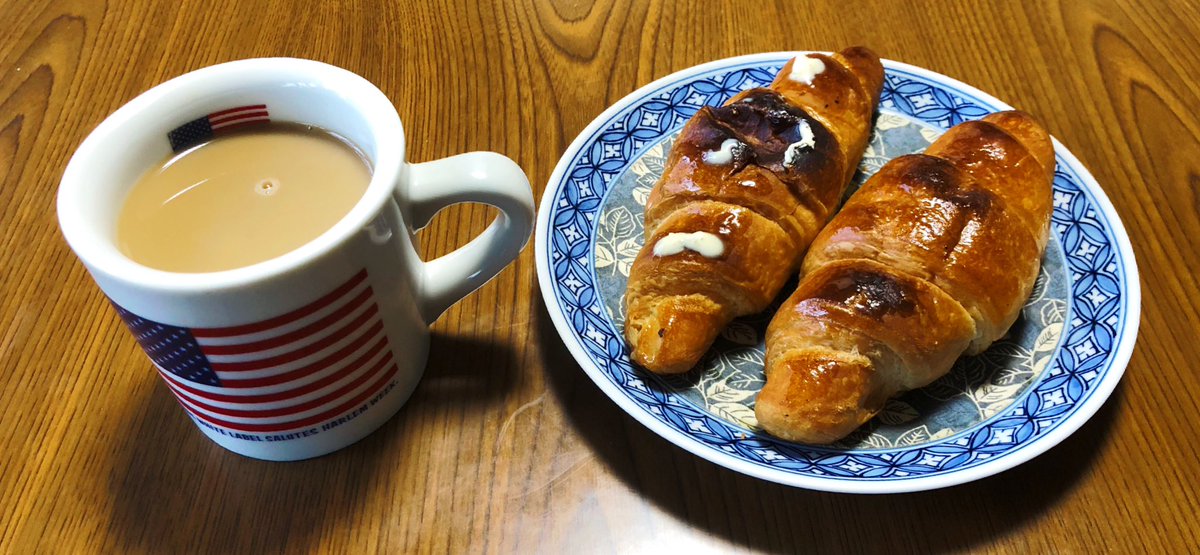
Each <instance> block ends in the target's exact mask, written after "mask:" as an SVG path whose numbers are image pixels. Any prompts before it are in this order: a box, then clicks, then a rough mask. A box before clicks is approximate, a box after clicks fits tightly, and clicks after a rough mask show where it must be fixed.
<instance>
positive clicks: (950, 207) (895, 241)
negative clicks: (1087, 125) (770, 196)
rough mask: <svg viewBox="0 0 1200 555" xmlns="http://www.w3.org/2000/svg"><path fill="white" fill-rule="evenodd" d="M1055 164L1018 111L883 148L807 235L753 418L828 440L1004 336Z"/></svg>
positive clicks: (1038, 244)
mask: <svg viewBox="0 0 1200 555" xmlns="http://www.w3.org/2000/svg"><path fill="white" fill-rule="evenodd" d="M1053 174H1054V150H1053V146H1052V143H1051V141H1050V137H1049V135H1048V134H1047V133H1046V132H1045V130H1043V129H1042V128H1041V126H1040V125H1038V124H1037V122H1036V121H1034V120H1033V118H1032V117H1030V116H1029V115H1028V114H1025V113H1023V112H1015V111H1014V112H1001V113H998V114H992V115H989V116H987V117H985V118H983V120H981V121H974V122H968V123H963V124H961V125H958V126H955V127H954V128H953V129H951V130H950V131H948V132H947V133H946V134H945V135H943V136H942V137H940V138H939V139H938V140H937V141H936V142H934V144H932V145H930V147H929V148H928V149H927V150H926V151H925V153H924V154H914V155H909V156H901V157H899V158H896V159H895V160H892V161H891V162H888V164H887V165H885V166H884V167H883V168H882V169H880V171H879V173H877V174H875V175H874V176H872V177H871V179H870V180H869V181H868V182H867V183H866V184H864V185H863V187H862V189H861V190H859V191H858V192H856V193H855V194H854V196H852V197H851V198H850V200H849V201H847V202H846V206H845V207H843V208H842V210H841V212H839V213H838V215H837V216H836V217H834V218H833V220H832V221H830V222H829V225H828V226H826V227H825V228H824V229H823V230H822V231H821V233H820V234H819V235H818V236H817V238H816V239H814V240H813V243H812V246H811V247H810V248H809V251H808V254H807V256H806V257H805V259H804V263H803V267H802V275H803V277H802V279H801V281H800V285H799V287H798V288H797V290H796V292H795V293H794V294H793V295H792V296H791V297H790V298H789V299H788V300H787V301H786V302H785V303H784V305H783V307H782V308H781V309H780V311H779V313H777V314H776V316H775V318H774V319H773V320H772V321H771V325H770V326H769V328H768V330H767V357H766V375H767V376H766V377H767V383H766V386H765V387H764V388H763V390H762V392H761V393H760V394H759V396H758V399H757V401H756V404H755V412H756V414H757V417H758V421H759V424H760V425H762V426H763V428H764V429H766V430H767V431H768V432H770V433H771V434H773V435H775V436H778V437H782V438H784V439H789V440H794V441H804V442H813V443H828V442H831V441H836V440H838V439H840V438H842V437H844V436H845V435H846V434H849V433H850V432H851V431H853V430H854V429H855V428H857V427H858V426H860V425H862V424H863V423H864V422H866V421H867V420H869V419H870V418H871V417H873V416H874V415H875V414H876V413H877V412H878V411H879V409H880V408H882V406H883V403H884V401H886V400H887V399H888V398H889V397H892V396H894V395H896V394H898V393H900V392H903V391H907V390H910V389H914V388H918V387H923V386H925V385H927V384H929V383H930V382H932V381H933V380H935V379H937V378H939V377H941V376H942V375H944V374H945V373H946V372H947V371H949V369H950V367H951V366H952V365H953V364H954V361H955V360H956V359H957V358H958V357H959V356H960V355H961V354H963V353H964V352H966V353H968V354H975V353H979V352H982V351H983V350H984V349H986V348H987V347H988V345H991V343H992V342H993V341H995V340H996V339H999V338H1000V337H1002V336H1003V335H1004V334H1005V333H1006V332H1007V331H1008V328H1009V327H1010V326H1011V325H1012V323H1013V322H1014V321H1015V320H1016V317H1017V315H1018V313H1019V312H1020V309H1021V306H1022V305H1023V304H1024V302H1025V300H1026V299H1027V298H1028V297H1029V293H1030V291H1031V290H1032V288H1033V283H1034V281H1035V280H1036V279H1037V273H1038V268H1039V266H1040V264H1041V255H1042V250H1043V248H1044V247H1045V245H1046V241H1047V237H1048V230H1049V222H1050V210H1051V195H1050V190H1051V183H1052V180H1053Z"/></svg>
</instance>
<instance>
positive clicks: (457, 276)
mask: <svg viewBox="0 0 1200 555" xmlns="http://www.w3.org/2000/svg"><path fill="white" fill-rule="evenodd" d="M407 182H408V192H407V193H408V194H407V195H404V196H406V197H407V198H406V199H405V201H403V202H401V206H402V207H403V206H407V211H406V212H405V219H406V220H407V221H408V222H409V225H410V226H411V227H412V229H413V230H414V231H416V230H419V229H421V228H423V227H425V226H426V225H427V224H428V223H429V221H430V220H431V219H433V216H434V215H435V214H437V213H438V211H440V210H442V209H443V208H446V207H448V206H450V205H452V204H458V203H462V202H479V203H483V204H489V205H492V206H495V207H496V208H498V209H499V210H500V214H498V215H497V216H496V219H494V220H492V224H491V225H490V226H488V228H487V229H485V230H484V231H483V233H480V234H479V235H478V236H477V237H475V238H474V239H472V240H471V242H469V243H467V244H466V245H463V246H462V247H459V248H458V249H456V250H455V251H454V252H451V253H449V254H446V255H443V256H441V257H438V258H436V259H434V260H430V261H427V262H422V263H421V264H420V265H419V266H417V271H416V272H415V273H416V278H417V284H418V292H417V304H418V306H419V308H420V311H421V316H422V317H423V318H424V319H425V323H427V324H432V323H433V322H434V321H435V320H437V319H438V317H439V316H441V315H442V313H443V312H445V311H446V309H448V308H450V305H452V304H454V303H456V302H458V300H459V299H461V298H463V297H465V296H467V294H468V293H470V292H472V291H474V290H476V289H478V288H479V287H480V286H482V285H483V284H484V283H487V281H488V280H490V279H492V278H493V277H495V276H496V274H497V273H499V272H500V270H502V269H504V267H505V266H507V265H508V264H509V263H511V262H512V261H513V260H515V259H516V258H517V255H518V254H520V252H521V249H522V248H523V247H524V246H525V243H526V242H528V241H529V235H530V233H531V232H532V231H533V215H534V213H533V191H532V190H530V188H529V179H528V178H527V177H525V172H523V171H521V168H520V166H518V165H517V164H516V162H513V161H512V160H510V159H509V158H508V157H506V156H503V155H501V154H497V153H495V152H469V153H466V154H459V155H457V156H450V157H448V158H442V159H441V160H434V161H431V162H421V163H418V164H411V165H409V176H408V180H407Z"/></svg>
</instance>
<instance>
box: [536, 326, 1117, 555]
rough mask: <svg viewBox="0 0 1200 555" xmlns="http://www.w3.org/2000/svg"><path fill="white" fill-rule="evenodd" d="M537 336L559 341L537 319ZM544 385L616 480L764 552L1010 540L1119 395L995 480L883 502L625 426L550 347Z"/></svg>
mask: <svg viewBox="0 0 1200 555" xmlns="http://www.w3.org/2000/svg"><path fill="white" fill-rule="evenodd" d="M539 316H540V318H541V319H542V321H541V322H540V325H541V330H540V331H541V336H542V337H546V338H550V339H554V338H557V337H558V334H557V332H556V331H555V330H554V326H553V324H552V323H551V322H550V318H549V316H548V315H547V314H546V313H545V311H544V310H542V311H539ZM542 349H543V355H544V360H545V361H546V367H547V373H548V381H549V385H550V389H551V391H552V393H553V394H554V395H557V396H558V397H559V398H560V401H561V404H562V406H563V407H565V410H566V411H567V418H569V419H570V421H571V425H572V426H573V428H574V429H575V430H577V431H578V433H579V434H580V435H581V436H582V437H583V438H584V439H585V440H586V441H587V443H588V445H589V447H590V448H591V449H592V451H593V452H594V453H595V454H596V456H597V458H598V459H599V460H600V461H602V462H603V464H605V465H606V466H607V467H608V468H609V469H610V470H611V471H612V472H613V474H614V475H616V476H617V477H618V478H619V479H620V480H622V481H623V482H624V483H625V484H626V485H627V486H628V487H630V488H631V489H632V490H634V491H636V492H638V494H639V495H641V496H642V497H643V498H645V499H647V500H648V501H650V502H651V503H653V504H654V505H656V506H658V507H659V508H661V509H662V510H664V511H666V512H668V513H670V514H671V515H673V516H674V517H676V518H678V519H680V520H682V521H684V522H687V523H688V524H690V525H692V526H696V527H698V528H700V529H702V530H705V531H706V532H707V533H708V534H712V535H715V536H720V537H723V538H725V539H727V540H728V541H730V542H733V543H737V544H741V545H744V546H746V547H749V548H753V549H758V550H764V551H774V552H805V553H808V552H814V553H825V552H843V551H853V552H861V553H881V552H892V551H899V552H919V553H926V552H944V551H959V550H963V549H966V548H969V547H971V546H974V545H978V544H984V545H986V544H988V543H991V542H993V541H994V540H995V539H996V538H998V537H1002V536H1004V535H1007V534H1009V533H1013V532H1014V531H1016V530H1019V529H1020V528H1021V526H1022V525H1023V524H1025V523H1026V522H1028V521H1029V520H1030V519H1033V518H1036V517H1037V516H1038V515H1039V514H1041V513H1043V512H1044V511H1046V510H1048V509H1050V508H1051V507H1053V506H1054V505H1055V504H1056V503H1057V502H1058V501H1059V500H1060V499H1061V498H1062V497H1063V496H1064V495H1066V494H1067V493H1068V492H1070V491H1071V490H1072V489H1073V488H1074V487H1075V486H1076V485H1077V484H1078V483H1079V481H1080V479H1081V478H1083V477H1084V476H1085V475H1087V474H1088V472H1089V471H1090V469H1091V467H1092V463H1093V461H1094V460H1095V458H1096V455H1097V453H1099V452H1100V451H1101V450H1102V449H1103V448H1104V445H1105V443H1106V441H1107V439H1108V436H1109V429H1110V428H1111V426H1112V422H1113V419H1114V415H1115V413H1116V410H1117V408H1118V407H1119V406H1120V404H1121V399H1120V398H1121V395H1122V389H1121V387H1120V386H1119V387H1118V388H1117V390H1116V391H1114V392H1113V395H1112V397H1111V398H1110V399H1109V400H1108V401H1107V402H1106V403H1105V404H1104V406H1103V407H1102V408H1101V409H1100V411H1099V412H1098V413H1097V414H1096V415H1095V416H1093V417H1092V419H1091V420H1090V421H1089V422H1087V423H1086V424H1085V425H1084V426H1083V427H1082V428H1081V429H1079V430H1078V431H1076V432H1075V433H1074V434H1073V435H1072V436H1071V437H1069V438H1067V439H1066V440H1064V441H1063V442H1062V443H1060V444H1059V445H1058V446H1057V447H1055V448H1052V449H1051V450H1049V451H1048V452H1046V453H1044V454H1042V455H1041V456H1039V457H1037V458H1035V459H1033V460H1031V461H1029V462H1026V463H1025V464H1023V465H1020V466H1018V467H1016V468H1013V469H1011V470H1008V471H1006V472H1003V473H1001V474H998V475H995V476H992V477H990V478H985V479H982V480H978V481H975V482H971V483H968V484H963V485H959V486H955V487H951V488H947V489H941V490H935V491H927V492H918V493H909V494H892V495H852V494H835V493H826V492H818V491H809V490H803V489H798V488H792V487H789V486H783V485H779V484H775V483H772V482H767V481H763V480H758V479H755V478H751V477H748V476H745V475H742V474H739V473H737V472H734V471H732V470H728V469H726V468H724V467H722V466H719V465H716V464H713V463H710V462H708V461H706V460H704V459H701V458H700V457H697V456H694V455H692V454H690V453H688V452H686V451H684V450H682V449H680V448H678V447H676V446H675V445H674V444H672V443H670V442H668V441H667V440H665V439H663V438H661V437H659V436H658V435H656V434H655V433H653V432H651V431H650V430H649V429H647V428H645V427H644V426H642V425H641V424H640V423H639V422H637V421H636V420H634V419H633V418H632V417H630V416H628V415H627V414H625V413H624V412H623V411H622V410H621V409H620V408H619V407H617V405H616V404H615V403H613V402H612V401H611V400H610V399H608V398H607V397H606V396H605V395H604V393H602V392H601V391H600V390H599V389H598V388H597V387H596V386H595V384H593V383H592V382H591V380H590V379H588V378H587V376H586V375H585V374H584V373H583V371H582V370H581V369H580V368H579V366H578V364H577V363H576V362H575V360H574V359H573V358H572V357H571V355H570V353H569V352H568V351H567V349H566V347H565V346H563V344H562V343H561V342H560V341H553V340H548V341H543V342H542Z"/></svg>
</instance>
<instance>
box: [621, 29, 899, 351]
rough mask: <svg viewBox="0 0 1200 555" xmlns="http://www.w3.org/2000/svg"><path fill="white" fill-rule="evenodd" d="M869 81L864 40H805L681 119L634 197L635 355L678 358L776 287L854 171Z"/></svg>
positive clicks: (629, 302)
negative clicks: (766, 79)
mask: <svg viewBox="0 0 1200 555" xmlns="http://www.w3.org/2000/svg"><path fill="white" fill-rule="evenodd" d="M882 85H883V66H882V65H881V64H880V62H879V58H878V57H877V56H875V54H874V53H872V52H871V51H870V50H867V49H866V48H861V47H856V48H849V49H846V50H843V51H841V52H839V53H836V54H833V55H832V56H827V55H824V54H810V55H807V56H801V57H798V58H796V59H795V60H792V61H790V62H788V63H787V65H785V66H784V67H783V69H782V70H780V72H779V75H777V76H776V78H775V81H774V82H773V83H771V86H770V87H769V88H758V89H751V90H747V91H745V92H742V93H740V94H738V95H737V96H735V97H734V98H732V99H730V101H729V102H728V103H726V104H725V105H724V106H720V107H715V108H711V107H706V108H702V109H701V110H700V111H698V112H697V113H696V114H695V116H693V117H692V119H691V120H689V121H688V123H687V124H686V125H685V126H684V128H683V130H682V131H681V133H680V135H679V138H678V139H677V140H676V142H675V145H674V146H673V147H672V148H671V153H670V155H669V156H668V159H667V163H666V165H665V167H664V171H663V175H662V177H661V178H660V179H659V180H658V182H657V183H656V184H655V186H654V188H653V190H652V191H651V193H650V197H649V199H648V200H647V203H646V214H645V218H646V219H645V230H646V237H645V238H646V242H645V246H644V247H643V248H642V250H641V252H640V253H639V254H638V257H637V258H636V259H635V260H634V263H633V266H632V267H631V269H630V275H629V283H628V287H627V289H626V296H625V303H626V322H625V337H626V339H627V340H628V341H629V345H630V346H631V350H632V358H633V360H634V361H635V362H637V363H638V364H639V365H641V366H643V367H645V368H647V369H649V370H651V371H654V372H659V373H679V372H686V371H687V370H689V369H690V368H692V367H693V366H695V365H696V363H697V362H699V361H700V358H701V357H702V356H703V355H704V353H705V352H706V351H707V350H708V348H709V346H711V345H712V342H713V340H714V339H715V338H716V336H717V334H718V333H720V331H721V329H722V328H724V327H725V326H726V325H728V324H729V322H730V321H731V320H733V319H734V318H736V317H738V316H743V315H747V314H753V313H756V312H761V311H762V310H764V309H765V308H766V307H767V306H768V305H769V304H770V302H771V301H772V299H774V298H775V296H776V295H778V294H779V292H780V289H782V287H783V284H784V283H785V282H786V281H787V279H788V278H789V277H790V276H791V275H793V274H794V272H796V271H797V270H798V268H799V265H800V261H801V260H802V257H803V255H804V249H805V248H806V247H808V244H809V243H810V242H811V241H812V239H813V237H814V236H816V234H817V232H818V231H820V229H821V227H823V226H824V225H825V223H826V222H827V221H828V220H829V217H830V215H831V214H832V212H833V211H834V210H835V209H836V208H837V205H838V202H839V201H840V199H841V197H842V194H843V193H844V192H845V189H846V185H847V184H848V183H849V182H850V179H851V178H852V177H853V175H854V171H855V168H857V166H858V162H859V160H860V158H861V157H862V153H863V150H864V149H865V148H866V144H867V141H868V139H869V138H870V133H871V119H872V114H873V113H874V110H875V105H876V104H877V103H878V101H879V93H880V89H881V88H882ZM690 241H696V243H692V242H690ZM660 242H661V244H660ZM672 246H674V248H670V247H672Z"/></svg>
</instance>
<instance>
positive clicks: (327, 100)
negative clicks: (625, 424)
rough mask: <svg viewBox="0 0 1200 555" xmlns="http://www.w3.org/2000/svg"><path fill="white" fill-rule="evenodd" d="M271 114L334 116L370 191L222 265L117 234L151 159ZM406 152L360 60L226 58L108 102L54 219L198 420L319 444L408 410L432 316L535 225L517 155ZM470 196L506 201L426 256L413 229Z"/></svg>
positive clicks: (233, 439)
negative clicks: (299, 231)
mask: <svg viewBox="0 0 1200 555" xmlns="http://www.w3.org/2000/svg"><path fill="white" fill-rule="evenodd" d="M268 120H274V121H289V122H299V123H305V124H310V125H315V126H317V127H320V128H323V129H326V130H329V131H332V132H334V133H336V134H338V135H341V136H342V137H345V138H347V139H349V140H350V141H351V142H353V143H354V144H355V145H356V146H357V147H359V148H360V149H361V150H362V151H363V152H364V153H365V155H366V156H367V157H368V158H369V159H370V162H371V166H372V168H373V175H372V178H371V183H370V185H369V186H368V187H367V190H366V193H365V194H364V195H363V197H362V199H360V200H359V202H358V204H356V205H355V206H354V208H353V209H351V210H350V212H349V213H347V214H346V215H345V216H344V217H343V218H342V219H341V220H340V221H339V222H338V223H337V224H336V225H334V226H333V227H332V228H331V229H329V230H328V231H326V232H325V233H323V234H322V235H320V236H319V237H318V238H316V239H314V240H313V241H311V242H309V243H308V244H305V245H304V246H302V247H300V248H298V249H296V250H294V251H292V252H289V253H287V254H284V255H282V256H279V257H277V258H273V259H270V260H267V261H264V262H260V263H257V264H254V265H251V266H246V267H242V268H237V269H233V270H228V271H221V272H211V273H192V274H188V273H172V272H164V271H160V270H156V269H152V268H149V267H146V266H143V265H140V264H138V263H136V262H134V261H132V260H130V259H129V258H127V257H126V256H124V255H123V254H122V253H121V251H120V250H118V248H117V246H116V242H115V240H114V235H115V230H116V218H117V215H118V213H119V211H120V208H121V206H122V202H123V200H124V198H125V195H126V193H127V192H128V191H129V189H130V187H131V186H132V185H133V184H134V183H135V182H136V181H137V180H138V178H139V177H140V176H141V175H142V173H143V172H145V171H146V170H147V169H148V168H150V167H152V166H154V165H156V164H159V163H160V162H161V161H162V160H163V159H165V158H166V157H167V155H168V154H169V153H171V152H172V150H173V149H175V150H178V148H179V147H181V146H186V144H183V143H187V142H188V141H193V142H194V141H195V140H196V139H197V138H198V137H200V136H203V137H200V138H207V137H211V136H213V135H220V134H221V132H222V131H223V130H226V129H229V128H232V127H234V126H235V125H234V124H239V125H250V124H254V123H260V122H264V121H268ZM404 152H405V141H404V129H403V127H402V126H401V123H400V118H399V116H398V115H397V113H396V110H395V108H394V107H393V106H392V104H391V103H390V102H389V101H388V99H387V97H386V96H385V95H384V94H383V93H382V92H381V91H380V90H379V89H377V88H376V87H375V86H374V85H372V84H371V83H369V82H368V81H366V80H365V79H363V78H362V77H359V76H358V75H355V74H353V73H351V72H348V71H346V70H343V69H339V68H336V67H333V66H330V65H326V64H323V63H319V62H314V61H308V60H297V59H286V58H279V59H254V60H243V61H237V62H230V63H226V64H221V65H217V66H213V67H208V68H205V69H201V70H198V71H195V72H192V73H188V74H186V75H183V76H181V77H178V78H175V79H172V80H170V81H168V82H166V83H163V84H162V85H159V86H157V87H155V88H153V89H151V90H149V91H147V92H146V93H144V94H142V95H141V96H139V97H137V98H135V99H134V100H132V101H131V102H129V103H128V104H126V105H125V106H123V107H121V108H120V109H119V110H117V111H116V112H115V113H113V114H112V115H111V116H110V117H108V118H107V119H106V120H104V121H103V122H102V123H101V124H100V125H99V126H98V127H97V128H96V129H95V131H93V132H92V134H91V135H90V136H88V138H87V139H86V140H85V141H84V142H83V144H81V145H80V147H79V149H78V150H77V151H76V153H75V155H74V156H73V157H72V158H71V161H70V163H69V164H68V166H67V169H66V172H65V174H64V175H63V179H62V183H61V185H60V187H59V192H58V217H59V225H60V226H61V228H62V231H63V235H65V236H66V239H67V242H68V243H70V245H71V248H72V249H73V250H74V251H75V253H76V254H77V255H78V256H79V258H80V259H81V260H82V261H83V263H84V265H85V266H87V269H88V271H90V272H91V275H92V277H93V278H94V279H95V281H96V283H97V284H98V285H99V286H100V289H102V290H103V291H104V293H105V294H106V295H108V297H109V299H110V300H111V301H112V303H113V305H114V306H116V307H117V310H118V312H120V314H121V316H122V318H123V319H124V320H125V322H126V324H128V326H129V328H130V330H131V331H132V332H133V333H134V335H135V336H137V338H138V341H139V342H140V343H141V345H142V347H143V348H144V349H145V350H146V353H147V355H149V356H150V358H151V360H153V361H154V365H155V366H156V367H157V368H158V371H159V374H160V375H161V376H162V378H163V379H164V381H165V382H166V384H167V386H168V387H169V388H170V390H171V392H172V393H173V394H174V395H175V397H176V398H177V399H178V400H179V402H180V404H181V405H182V406H183V407H184V408H185V409H186V411H187V414H188V415H189V416H190V417H191V418H192V420H194V421H195V422H196V424H197V425H198V426H199V427H200V429H201V431H203V432H204V433H205V434H206V435H207V436H208V437H209V438H211V439H212V440H213V441H215V442H217V443H218V444H220V445H222V446H224V447H225V448H227V449H229V450H231V451H234V452H236V453H240V454H242V455H246V456H250V457H255V458H260V459H269V460H296V459H304V458H308V457H315V456H318V455H322V454H325V453H329V452H331V451H334V450H336V449H339V448H341V447H344V446H346V445H349V444H351V443H353V442H355V441H357V440H358V439H360V438H362V437H364V436H366V435H367V434H369V433H370V432H371V431H373V430H375V429H376V428H378V427H379V426H380V425H382V424H383V423H384V422H385V421H386V420H387V419H388V418H389V417H391V416H392V415H393V414H395V412H396V411H397V410H399V408H400V406H401V405H403V404H404V402H405V401H406V400H407V399H408V397H409V395H410V394H411V393H412V391H413V389H414V388H415V387H416V384H417V382H418V380H419V379H420V377H421V374H422V372H423V370H424V367H425V361H426V357H427V355H428V351H429V331H428V325H429V323H431V322H433V321H434V320H435V319H436V318H437V317H438V316H439V315H440V314H441V313H442V312H443V311H444V310H445V309H446V308H448V307H449V306H450V305H451V304H453V303H455V302H457V301H458V300H459V299H460V298H462V297H463V296H465V295H466V294H468V293H470V292H471V291H474V290H475V289H476V288H478V287H479V286H481V285H483V284H484V283H485V282H486V281H488V280H489V279H491V278H492V277H493V276H495V275H496V273H497V272H499V271H500V270H501V269H502V268H504V267H505V266H506V265H507V264H509V263H510V262H512V260H513V259H514V258H516V256H517V254H518V253H519V252H520V250H521V248H522V247H523V246H524V244H525V242H526V241H527V240H528V238H529V234H530V231H531V229H532V225H533V195H532V193H531V191H530V189H529V181H528V180H527V179H526V177H525V174H524V173H523V172H522V171H521V169H520V168H519V167H518V166H517V165H516V164H515V163H513V162H512V161H511V160H509V159H508V158H505V157H504V156H501V155H499V154H495V153H489V152H476V153H470V154H462V155H458V156H453V157H450V158H445V159H442V160H437V161H434V162H425V163H420V164H412V163H408V162H406V161H405V157H404ZM460 202H480V203H486V204H490V205H492V206H495V207H496V208H498V209H499V210H500V214H499V215H498V216H497V217H496V219H495V220H494V221H493V222H492V224H491V226H490V227H488V228H487V230H485V231H484V232H483V233H482V234H481V235H479V236H478V237H476V238H475V239H474V240H472V241H471V242H470V243H469V244H467V245H465V246H463V247H462V248H460V249H458V250H456V251H454V252H452V253H450V254H448V255H445V256H443V257H441V258H438V259H436V260H432V261H429V262H424V261H422V260H421V259H420V257H419V256H418V254H417V252H416V250H415V249H414V248H413V233H414V231H415V230H416V229H419V228H420V227H422V226H424V225H425V224H426V223H428V221H429V219H430V218H432V217H433V215H434V214H435V213H436V212H437V211H438V210H440V209H442V208H444V207H446V206H448V205H451V204H454V203H460ZM214 217H218V215H214ZM171 232H172V230H169V229H165V230H163V233H164V234H169V233H171ZM105 370H108V369H105Z"/></svg>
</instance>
